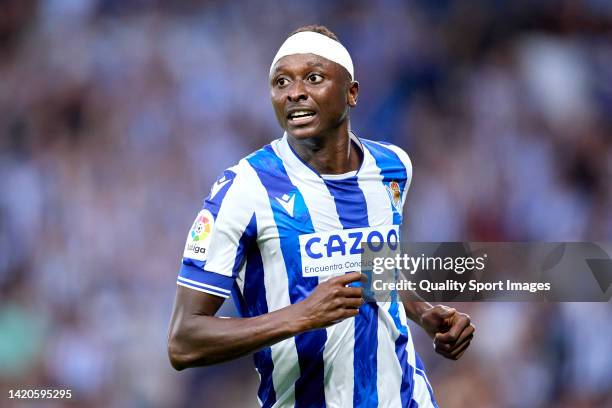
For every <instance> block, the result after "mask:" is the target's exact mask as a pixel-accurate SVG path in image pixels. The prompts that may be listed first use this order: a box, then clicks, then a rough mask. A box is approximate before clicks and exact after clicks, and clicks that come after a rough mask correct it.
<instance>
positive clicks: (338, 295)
mask: <svg viewBox="0 0 612 408" xmlns="http://www.w3.org/2000/svg"><path fill="white" fill-rule="evenodd" d="M363 279H365V275H362V274H360V273H359V272H351V273H348V274H346V275H342V276H337V277H335V278H331V279H329V280H327V281H325V282H323V283H320V284H319V285H318V286H317V287H316V289H315V290H314V291H313V292H312V293H311V294H310V295H309V296H308V297H307V298H306V299H304V300H303V301H302V302H300V303H297V304H296V305H295V306H296V313H295V314H296V316H295V319H296V321H300V322H301V324H302V328H304V329H305V330H312V329H320V328H323V327H328V326H331V325H333V324H335V323H338V322H340V321H342V320H344V319H346V318H349V317H354V316H356V315H357V314H359V308H360V307H361V305H362V304H363V289H362V288H355V287H347V286H346V285H348V284H349V283H352V282H359V281H361V280H363Z"/></svg>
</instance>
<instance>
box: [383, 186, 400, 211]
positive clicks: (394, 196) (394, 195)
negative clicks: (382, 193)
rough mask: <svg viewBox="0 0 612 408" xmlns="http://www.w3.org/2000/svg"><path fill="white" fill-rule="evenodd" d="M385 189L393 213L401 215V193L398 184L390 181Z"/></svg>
mask: <svg viewBox="0 0 612 408" xmlns="http://www.w3.org/2000/svg"><path fill="white" fill-rule="evenodd" d="M385 187H386V188H387V194H389V199H390V200H391V205H393V208H395V211H397V212H399V213H401V212H402V211H401V204H402V193H401V191H400V186H399V184H398V183H397V181H392V182H390V183H389V184H388V185H386V186H385Z"/></svg>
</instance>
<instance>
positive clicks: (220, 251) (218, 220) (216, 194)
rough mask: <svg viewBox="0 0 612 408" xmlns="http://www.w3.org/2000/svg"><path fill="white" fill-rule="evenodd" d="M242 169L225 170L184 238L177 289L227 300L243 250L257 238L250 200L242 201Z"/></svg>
mask: <svg viewBox="0 0 612 408" xmlns="http://www.w3.org/2000/svg"><path fill="white" fill-rule="evenodd" d="M241 163H242V162H241ZM241 165H243V164H239V165H237V166H234V167H232V168H229V169H227V170H225V171H224V172H223V174H222V175H221V176H220V177H219V178H218V179H217V180H216V181H215V183H214V184H213V186H212V188H211V191H210V194H209V195H208V197H206V199H205V200H204V205H203V206H202V209H201V210H200V212H199V213H198V214H197V216H196V218H195V220H194V222H193V224H192V226H191V228H190V229H189V233H188V235H187V242H186V243H185V249H184V252H183V259H182V264H181V268H180V270H179V273H178V278H177V284H178V285H180V286H185V287H188V288H191V289H194V290H198V291H200V292H206V293H209V294H212V295H216V296H220V297H223V298H228V297H229V296H230V294H231V289H232V286H233V284H234V281H235V279H236V276H237V274H238V271H239V270H240V267H241V265H242V263H243V262H244V257H245V252H246V250H245V249H246V248H247V247H248V245H249V244H250V242H252V240H254V239H255V238H256V236H257V231H256V223H255V211H254V208H253V207H252V205H251V200H245V194H248V191H246V189H247V186H248V181H247V180H245V179H244V176H242V175H241V173H240V166H241Z"/></svg>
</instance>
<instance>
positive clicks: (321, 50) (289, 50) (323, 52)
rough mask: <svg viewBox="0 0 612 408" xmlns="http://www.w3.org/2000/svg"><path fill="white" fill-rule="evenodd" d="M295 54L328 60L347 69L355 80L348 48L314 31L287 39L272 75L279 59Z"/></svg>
mask: <svg viewBox="0 0 612 408" xmlns="http://www.w3.org/2000/svg"><path fill="white" fill-rule="evenodd" d="M293 54H315V55H318V56H320V57H323V58H327V59H328V60H330V61H333V62H335V63H336V64H340V65H342V66H343V67H344V68H346V70H347V71H348V72H349V74H351V78H352V79H353V80H355V73H354V72H353V60H351V56H350V54H349V53H348V51H347V50H346V48H344V46H343V45H342V44H340V43H339V42H338V41H336V40H332V39H331V38H329V37H328V36H326V35H323V34H319V33H315V32H314V31H301V32H299V33H295V34H293V35H292V36H291V37H289V38H287V39H286V40H285V42H284V43H283V45H281V47H280V48H279V50H278V52H277V53H276V56H275V57H274V59H273V60H272V65H270V74H272V69H273V68H274V65H276V63H277V62H278V60H279V59H281V58H283V57H286V56H287V55H293Z"/></svg>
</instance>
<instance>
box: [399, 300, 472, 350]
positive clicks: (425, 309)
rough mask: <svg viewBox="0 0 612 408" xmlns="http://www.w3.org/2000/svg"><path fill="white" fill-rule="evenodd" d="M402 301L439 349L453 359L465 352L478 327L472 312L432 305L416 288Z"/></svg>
mask: <svg viewBox="0 0 612 408" xmlns="http://www.w3.org/2000/svg"><path fill="white" fill-rule="evenodd" d="M402 301H403V305H404V310H405V311H406V316H408V318H409V319H410V320H412V321H413V322H415V323H417V324H418V325H419V326H421V327H422V328H423V330H425V332H427V334H429V336H430V337H431V338H432V339H433V344H434V349H435V350H436V352H437V353H439V354H441V355H443V356H444V357H446V358H449V359H451V360H458V359H459V358H461V356H463V354H464V353H465V351H466V350H467V348H468V347H469V345H470V342H471V341H472V339H473V338H474V332H475V331H476V327H474V325H473V324H472V322H471V318H470V316H469V315H467V314H465V313H461V312H458V311H457V310H456V309H453V308H450V307H447V306H443V305H436V306H432V305H431V304H429V303H428V302H425V301H424V300H423V299H421V298H420V297H419V296H418V295H417V294H416V293H413V292H411V293H410V294H408V295H404V297H403V298H402Z"/></svg>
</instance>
